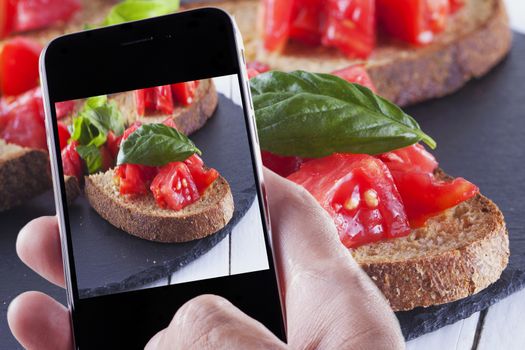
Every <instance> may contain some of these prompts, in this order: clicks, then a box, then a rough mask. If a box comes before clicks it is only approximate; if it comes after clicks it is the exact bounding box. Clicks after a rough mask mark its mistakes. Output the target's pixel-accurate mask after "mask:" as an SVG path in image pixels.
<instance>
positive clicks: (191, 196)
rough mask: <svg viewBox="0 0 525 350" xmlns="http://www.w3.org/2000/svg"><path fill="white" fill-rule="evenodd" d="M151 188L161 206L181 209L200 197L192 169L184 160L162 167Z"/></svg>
mask: <svg viewBox="0 0 525 350" xmlns="http://www.w3.org/2000/svg"><path fill="white" fill-rule="evenodd" d="M150 189H151V192H153V197H154V198H155V200H156V201H157V204H158V205H159V206H160V207H161V208H168V209H172V210H181V209H182V208H184V207H186V206H188V205H190V204H192V203H194V202H195V201H197V200H198V199H199V197H200V195H199V190H198V189H197V186H196V185H195V182H194V180H193V177H192V175H191V173H190V170H189V169H188V166H187V165H186V164H184V163H183V162H173V163H169V164H166V165H165V166H163V167H161V168H160V169H159V173H158V174H157V176H155V178H154V179H153V182H152V183H151V186H150Z"/></svg>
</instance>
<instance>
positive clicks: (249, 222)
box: [230, 200, 269, 275]
mask: <svg viewBox="0 0 525 350" xmlns="http://www.w3.org/2000/svg"><path fill="white" fill-rule="evenodd" d="M230 264H231V265H230V266H231V274H232V275H233V274H238V273H244V272H253V271H259V270H266V269H268V267H269V265H268V256H267V255H266V244H265V242H264V232H263V230H262V222H261V213H260V211H259V203H258V202H257V200H256V201H255V202H254V203H253V205H252V207H251V208H250V209H249V210H248V212H247V213H246V215H245V216H244V218H243V219H242V220H241V222H239V224H238V225H237V227H236V229H235V230H234V231H233V232H232V234H231V263H230Z"/></svg>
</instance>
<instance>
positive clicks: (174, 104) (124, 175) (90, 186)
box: [41, 8, 285, 348]
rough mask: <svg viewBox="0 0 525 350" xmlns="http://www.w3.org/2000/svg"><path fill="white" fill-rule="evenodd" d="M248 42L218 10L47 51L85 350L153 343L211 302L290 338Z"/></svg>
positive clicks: (61, 197)
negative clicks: (189, 306)
mask: <svg viewBox="0 0 525 350" xmlns="http://www.w3.org/2000/svg"><path fill="white" fill-rule="evenodd" d="M240 42H241V39H240V38H238V37H237V34H236V32H235V29H234V25H233V23H232V20H231V18H230V17H229V16H227V15H226V14H225V13H224V12H222V11H220V10H217V9H212V8H208V9H200V10H195V11H187V12H181V13H177V14H173V15H169V16H164V17H159V18H155V19H151V20H145V21H140V22H134V23H127V24H123V25H118V26H114V27H108V28H101V29H97V30H92V31H87V32H82V33H77V34H72V35H67V36H64V37H61V38H59V39H56V40H54V41H53V42H52V43H50V44H49V46H48V48H47V49H46V51H45V54H44V56H43V58H42V60H41V68H42V80H43V87H44V89H43V94H44V97H45V98H46V99H47V101H48V103H47V104H46V109H47V110H46V112H47V113H46V114H47V119H46V122H47V126H48V128H49V130H52V131H53V132H52V135H49V136H52V137H50V141H53V144H52V145H51V146H52V147H50V157H51V159H52V163H53V167H52V172H53V179H54V187H55V198H56V199H57V212H58V216H59V223H60V229H61V230H60V231H61V238H62V252H63V259H64V263H65V265H64V266H65V271H66V282H67V285H68V302H69V306H70V309H71V310H72V322H73V329H74V336H75V342H76V344H77V345H78V346H79V347H80V348H107V347H108V346H110V347H116V348H122V347H123V346H127V347H128V348H135V347H137V346H144V345H145V344H146V343H147V341H148V340H149V339H150V338H151V337H152V336H153V335H154V334H155V333H157V332H158V331H159V330H160V329H162V328H164V327H166V326H167V325H168V324H169V323H170V321H171V319H172V317H173V315H174V314H175V313H176V311H177V310H178V308H180V307H181V306H182V305H183V304H184V303H186V302H187V301H188V300H190V299H192V298H194V297H196V296H199V295H202V294H216V295H219V296H222V297H224V298H226V299H228V300H229V301H230V302H232V303H233V304H234V305H235V306H237V307H238V308H240V309H241V310H242V311H243V312H245V313H246V314H248V315H249V316H251V317H253V318H255V319H257V320H258V321H260V322H261V323H262V324H264V325H265V326H266V327H268V328H269V329H270V330H271V331H272V332H273V333H275V334H276V335H277V336H278V337H280V338H281V339H285V334H284V327H283V314H282V312H281V302H280V297H279V288H278V282H277V276H276V271H275V265H274V260H273V255H272V250H271V245H270V237H269V228H268V224H267V220H266V215H265V212H266V209H265V200H264V196H263V195H262V193H263V183H262V178H261V168H260V167H258V164H260V153H259V150H258V143H257V139H256V136H255V125H254V123H255V122H254V121H253V120H252V118H253V111H252V106H251V103H250V96H249V94H248V88H249V87H248V86H247V80H246V79H245V78H244V76H245V75H246V71H245V69H244V68H242V67H243V65H244V62H243V57H242V54H241V51H242V48H240V47H238V44H237V43H240ZM195 43H199V45H196V44H195Z"/></svg>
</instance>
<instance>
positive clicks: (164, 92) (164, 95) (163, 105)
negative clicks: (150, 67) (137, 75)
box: [154, 85, 173, 114]
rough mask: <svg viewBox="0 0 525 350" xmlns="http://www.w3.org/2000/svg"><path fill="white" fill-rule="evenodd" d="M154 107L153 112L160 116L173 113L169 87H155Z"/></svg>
mask: <svg viewBox="0 0 525 350" xmlns="http://www.w3.org/2000/svg"><path fill="white" fill-rule="evenodd" d="M154 89H155V95H156V105H155V110H156V111H157V112H159V113H162V114H172V113H173V97H172V94H171V87H170V86H169V85H164V86H156V87H155V88H154Z"/></svg>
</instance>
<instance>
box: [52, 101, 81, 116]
mask: <svg viewBox="0 0 525 350" xmlns="http://www.w3.org/2000/svg"><path fill="white" fill-rule="evenodd" d="M75 106H76V102H75V101H64V102H57V103H55V110H56V114H57V119H63V118H65V117H67V116H69V115H71V114H72V113H73V112H74V110H75Z"/></svg>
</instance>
